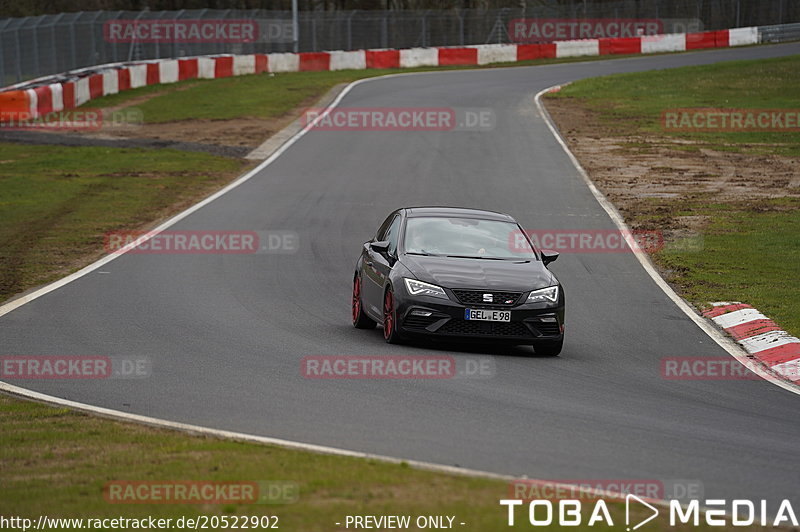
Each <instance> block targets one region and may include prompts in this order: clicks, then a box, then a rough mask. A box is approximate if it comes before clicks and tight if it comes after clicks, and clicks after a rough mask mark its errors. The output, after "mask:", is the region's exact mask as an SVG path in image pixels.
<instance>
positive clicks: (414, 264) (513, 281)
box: [401, 255, 557, 292]
mask: <svg viewBox="0 0 800 532" xmlns="http://www.w3.org/2000/svg"><path fill="white" fill-rule="evenodd" d="M401 262H402V263H403V265H404V266H405V267H406V268H408V270H409V271H410V272H411V273H412V274H414V276H415V277H416V278H417V279H419V280H420V281H425V282H427V283H433V284H435V285H438V286H443V287H445V288H474V289H478V290H481V289H490V288H491V289H494V290H509V291H515V292H524V291H526V290H533V289H536V288H545V287H547V286H552V285H554V284H556V283H557V281H556V278H555V276H554V275H553V274H552V273H550V271H549V270H548V269H547V268H545V267H544V265H543V264H542V263H541V262H540V261H537V260H531V261H514V260H487V259H462V258H451V257H433V256H424V255H404V256H403V257H402V259H401Z"/></svg>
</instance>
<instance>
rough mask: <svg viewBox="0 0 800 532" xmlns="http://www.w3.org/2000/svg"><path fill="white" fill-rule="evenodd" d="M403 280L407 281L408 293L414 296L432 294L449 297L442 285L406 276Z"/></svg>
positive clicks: (432, 295)
mask: <svg viewBox="0 0 800 532" xmlns="http://www.w3.org/2000/svg"><path fill="white" fill-rule="evenodd" d="M403 280H404V281H405V282H406V290H408V293H409V294H411V295H412V296H431V297H441V298H444V299H449V298H448V297H447V294H446V293H445V291H444V289H442V287H441V286H436V285H435V284H430V283H423V282H422V281H417V280H416V279H408V278H404V279H403Z"/></svg>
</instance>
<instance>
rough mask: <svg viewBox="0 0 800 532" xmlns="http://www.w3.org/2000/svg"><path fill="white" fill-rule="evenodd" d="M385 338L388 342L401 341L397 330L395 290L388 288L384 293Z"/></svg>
mask: <svg viewBox="0 0 800 532" xmlns="http://www.w3.org/2000/svg"><path fill="white" fill-rule="evenodd" d="M383 339H384V340H386V343H387V344H397V343H400V333H399V332H398V331H397V309H396V308H395V305H394V292H392V289H391V288H387V289H386V292H385V293H384V295H383Z"/></svg>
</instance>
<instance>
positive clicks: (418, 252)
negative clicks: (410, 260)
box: [406, 249, 442, 257]
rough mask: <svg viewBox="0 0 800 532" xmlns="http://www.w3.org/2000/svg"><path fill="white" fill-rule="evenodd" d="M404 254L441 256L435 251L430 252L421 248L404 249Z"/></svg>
mask: <svg viewBox="0 0 800 532" xmlns="http://www.w3.org/2000/svg"><path fill="white" fill-rule="evenodd" d="M406 255H422V256H423V257H441V256H442V255H438V254H436V253H431V252H429V251H425V250H424V249H421V250H419V251H406Z"/></svg>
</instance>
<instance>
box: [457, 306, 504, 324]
mask: <svg viewBox="0 0 800 532" xmlns="http://www.w3.org/2000/svg"><path fill="white" fill-rule="evenodd" d="M464 319H465V320H475V321H511V311H510V310H486V309H480V308H478V309H475V308H468V309H465V310H464Z"/></svg>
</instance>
